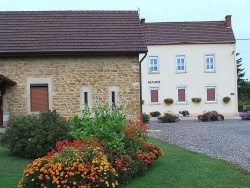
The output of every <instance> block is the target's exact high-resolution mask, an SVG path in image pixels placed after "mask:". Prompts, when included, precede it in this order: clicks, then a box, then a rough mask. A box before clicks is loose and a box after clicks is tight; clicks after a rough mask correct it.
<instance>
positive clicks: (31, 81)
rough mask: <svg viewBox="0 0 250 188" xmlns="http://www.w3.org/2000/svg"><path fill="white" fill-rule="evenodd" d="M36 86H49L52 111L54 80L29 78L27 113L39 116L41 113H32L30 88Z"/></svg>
mask: <svg viewBox="0 0 250 188" xmlns="http://www.w3.org/2000/svg"><path fill="white" fill-rule="evenodd" d="M33 84H34V85H35V84H46V85H48V98H49V109H50V110H52V104H53V103H52V95H53V94H52V79H51V78H27V86H26V88H27V94H26V98H27V111H28V113H29V114H38V113H39V112H31V100H30V86H31V85H33Z"/></svg>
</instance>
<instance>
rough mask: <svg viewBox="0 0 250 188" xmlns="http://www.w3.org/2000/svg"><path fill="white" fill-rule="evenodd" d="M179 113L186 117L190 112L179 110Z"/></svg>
mask: <svg viewBox="0 0 250 188" xmlns="http://www.w3.org/2000/svg"><path fill="white" fill-rule="evenodd" d="M179 114H182V115H183V116H184V117H187V116H189V112H188V111H187V110H183V111H179Z"/></svg>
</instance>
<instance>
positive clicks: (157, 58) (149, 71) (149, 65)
mask: <svg viewBox="0 0 250 188" xmlns="http://www.w3.org/2000/svg"><path fill="white" fill-rule="evenodd" d="M153 59H156V64H157V70H151V68H152V67H153V66H151V60H153ZM148 73H149V74H155V73H160V63H159V57H158V56H149V57H148Z"/></svg>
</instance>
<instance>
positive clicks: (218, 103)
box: [141, 44, 238, 116]
mask: <svg viewBox="0 0 250 188" xmlns="http://www.w3.org/2000/svg"><path fill="white" fill-rule="evenodd" d="M141 58H142V56H141ZM141 66H142V100H143V101H144V103H143V104H142V110H143V112H145V113H147V114H149V113H150V112H153V111H159V112H161V114H162V115H163V114H164V113H165V112H168V111H170V112H172V113H174V114H178V113H179V111H184V110H187V111H189V113H190V116H197V115H199V114H203V112H207V111H212V110H216V111H217V112H219V113H220V114H223V115H224V116H234V115H237V114H238V103H237V101H238V100H237V69H236V60H235V44H181V45H148V54H147V57H146V58H145V59H144V60H143V62H142V64H141ZM208 95H209V96H208ZM226 96H228V97H230V101H229V102H228V103H227V104H226V103H224V102H223V97H226ZM194 97H197V98H201V102H199V103H194V102H192V98H194ZM166 98H172V99H173V100H174V102H173V103H172V104H170V105H167V104H166V103H165V102H164V99H166Z"/></svg>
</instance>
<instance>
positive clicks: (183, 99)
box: [177, 87, 187, 103]
mask: <svg viewBox="0 0 250 188" xmlns="http://www.w3.org/2000/svg"><path fill="white" fill-rule="evenodd" d="M177 101H178V103H187V88H186V87H177Z"/></svg>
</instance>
